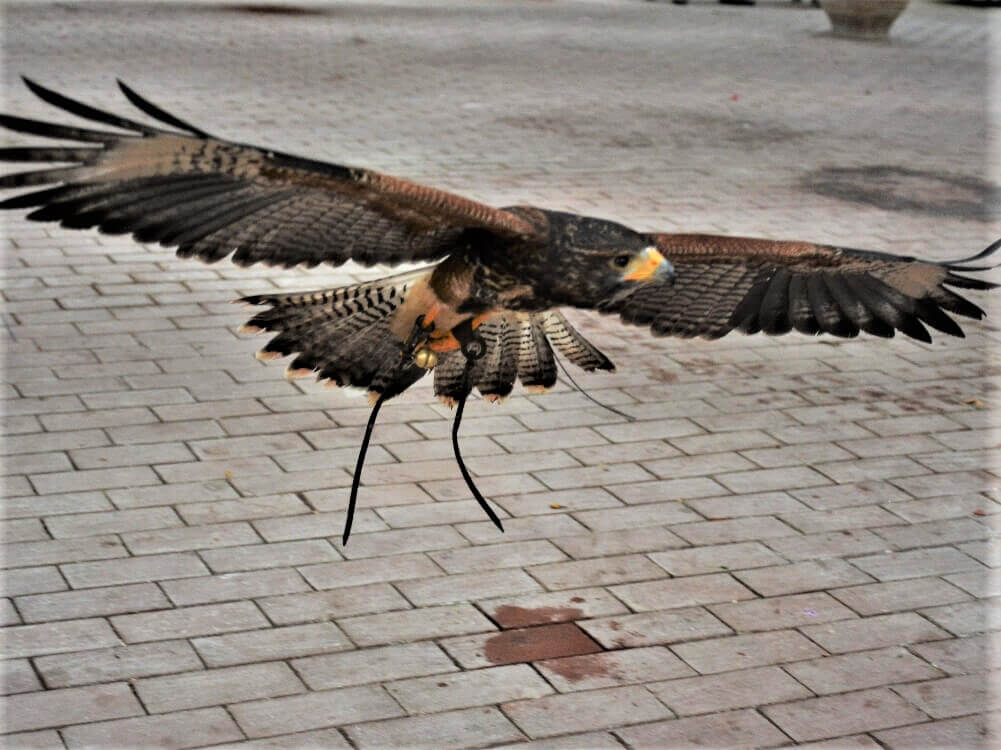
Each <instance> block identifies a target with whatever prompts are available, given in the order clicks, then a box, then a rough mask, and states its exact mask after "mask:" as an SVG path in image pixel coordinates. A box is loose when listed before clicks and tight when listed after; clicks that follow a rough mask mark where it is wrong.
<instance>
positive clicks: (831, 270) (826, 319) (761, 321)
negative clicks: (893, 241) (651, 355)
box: [606, 234, 1001, 341]
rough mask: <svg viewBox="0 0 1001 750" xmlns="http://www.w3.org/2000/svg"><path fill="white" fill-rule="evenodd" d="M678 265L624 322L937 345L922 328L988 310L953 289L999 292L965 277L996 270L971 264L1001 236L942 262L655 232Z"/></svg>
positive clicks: (622, 307)
mask: <svg viewBox="0 0 1001 750" xmlns="http://www.w3.org/2000/svg"><path fill="white" fill-rule="evenodd" d="M649 238H650V240H651V241H652V242H653V243H655V244H656V246H657V247H658V248H659V250H660V251H661V253H663V255H664V256H665V257H666V258H667V259H668V260H669V261H670V262H671V263H672V264H673V266H674V271H675V279H674V282H673V284H671V285H668V284H647V285H643V286H640V287H638V288H637V289H636V291H635V292H633V293H631V294H630V295H628V297H626V298H625V300H624V301H621V303H620V304H617V305H616V306H615V308H614V309H609V310H606V312H617V313H619V314H620V315H621V317H622V320H623V321H624V322H626V323H632V324H635V325H642V326H650V328H651V330H652V331H653V333H654V335H656V336H680V337H685V338H690V337H695V336H701V337H704V338H710V339H713V338H719V337H721V336H725V335H726V334H727V333H728V332H730V331H732V330H738V331H741V332H743V333H757V332H759V331H762V332H764V333H770V334H782V333H788V332H789V331H791V330H796V331H799V332H800V333H807V334H819V333H830V334H833V335H835V336H843V337H850V336H857V335H858V333H859V331H865V332H867V333H871V334H874V335H876V336H883V337H886V338H889V337H892V336H893V335H894V332H895V331H901V332H902V333H904V334H906V335H908V336H910V337H912V338H915V339H919V340H921V341H931V336H930V335H929V333H928V330H927V329H926V328H925V324H927V325H929V326H931V327H932V328H935V329H937V330H939V331H942V332H944V333H948V334H951V335H953V336H962V335H963V332H962V330H961V329H960V327H959V326H958V325H957V324H956V322H955V321H954V320H953V319H952V318H951V317H949V315H948V314H947V313H952V314H955V315H963V316H966V317H969V318H978V319H979V318H982V317H984V312H983V310H981V309H980V308H979V307H977V306H976V305H974V304H973V303H972V302H970V301H968V300H966V299H964V298H963V297H961V296H959V295H958V294H956V293H955V292H953V291H952V290H950V289H949V287H954V288H960V289H992V288H994V287H996V286H998V285H997V284H993V283H991V282H988V281H983V280H981V279H975V278H970V277H968V276H963V275H961V272H971V271H984V270H988V269H989V268H992V267H994V266H990V265H987V266H984V265H971V263H975V262H976V261H979V260H982V259H984V258H987V257H988V256H990V255H992V254H993V253H995V252H996V251H997V250H998V249H999V248H1001V240H998V241H997V242H995V243H994V244H992V245H991V246H990V247H988V248H987V249H986V250H984V251H983V252H981V253H978V254H977V255H975V256H973V257H970V258H966V259H964V260H960V261H955V262H950V263H935V262H930V261H923V260H918V259H916V258H909V257H902V256H897V255H890V254H888V253H879V252H872V251H866V250H850V249H847V248H840V247H832V246H829V245H814V244H809V243H804V242H774V241H770V240H759V239H750V238H746V237H721V236H715V235H701V234H654V235H649Z"/></svg>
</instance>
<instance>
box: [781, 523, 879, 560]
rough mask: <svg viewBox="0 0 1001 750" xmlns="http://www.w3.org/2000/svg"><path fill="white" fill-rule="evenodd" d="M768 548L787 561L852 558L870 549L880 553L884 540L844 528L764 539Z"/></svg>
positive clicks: (868, 533) (858, 530) (867, 532)
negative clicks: (820, 532)
mask: <svg viewBox="0 0 1001 750" xmlns="http://www.w3.org/2000/svg"><path fill="white" fill-rule="evenodd" d="M765 543H766V544H767V545H768V546H769V547H770V548H771V549H772V550H774V551H775V552H777V553H778V554H780V555H782V556H783V557H785V558H788V559H789V560H791V561H794V562H798V561H801V560H816V559H821V558H825V557H852V556H855V555H864V554H867V553H870V552H883V551H885V550H886V548H887V543H886V540H884V539H880V538H879V537H878V536H876V535H875V534H873V533H872V532H871V531H869V530H867V529H844V530H842V531H830V532H826V533H823V534H803V535H802V536H787V537H782V538H779V539H768V540H766V542H765Z"/></svg>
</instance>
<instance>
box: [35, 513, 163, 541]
mask: <svg viewBox="0 0 1001 750" xmlns="http://www.w3.org/2000/svg"><path fill="white" fill-rule="evenodd" d="M181 525H183V524H182V522H181V519H180V518H178V516H177V513H175V512H174V510H173V508H139V509H136V510H114V511H109V512H106V513H81V514H65V515H60V516H55V517H53V518H49V519H46V526H47V528H48V529H49V531H50V532H51V533H52V536H53V537H55V538H57V539H60V538H69V537H82V536H95V535H98V534H116V533H120V532H123V531H137V530H144V529H162V528H166V527H169V526H181Z"/></svg>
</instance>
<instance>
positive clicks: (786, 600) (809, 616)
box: [708, 591, 855, 632]
mask: <svg viewBox="0 0 1001 750" xmlns="http://www.w3.org/2000/svg"><path fill="white" fill-rule="evenodd" d="M708 609H709V611H710V612H712V613H713V614H714V615H716V617H718V618H719V619H721V620H722V621H723V622H725V623H726V624H727V625H729V626H730V627H732V628H733V629H734V630H736V631H737V632H752V631H755V630H777V629H780V628H788V627H796V626H798V625H805V624H809V623H814V622H823V621H825V620H842V619H847V618H851V617H855V614H854V613H853V612H852V611H851V610H850V609H848V608H847V607H845V606H843V605H842V604H840V603H838V602H837V601H835V600H834V599H832V598H831V597H830V595H829V594H827V593H825V592H823V591H818V592H813V593H809V594H793V595H791V596H776V597H772V598H769V599H754V600H752V601H745V602H734V603H727V604H713V605H711V606H709V607H708Z"/></svg>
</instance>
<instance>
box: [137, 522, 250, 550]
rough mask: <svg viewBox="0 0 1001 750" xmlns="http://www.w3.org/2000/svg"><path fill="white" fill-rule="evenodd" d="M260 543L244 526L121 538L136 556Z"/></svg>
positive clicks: (142, 533)
mask: <svg viewBox="0 0 1001 750" xmlns="http://www.w3.org/2000/svg"><path fill="white" fill-rule="evenodd" d="M259 540H260V537H258V535H257V534H256V533H255V531H254V529H253V527H251V526H250V525H249V524H247V523H242V522H237V523H217V524H212V525H209V526H186V527H183V528H179V529H160V530H157V531H139V532H130V533H126V534H122V541H123V542H125V546H127V547H128V548H129V550H130V551H131V552H132V554H134V555H151V554H156V553H163V552H182V551H184V550H193V549H202V548H206V547H211V548H218V547H235V546H237V545H240V544H251V543H253V542H256V541H259Z"/></svg>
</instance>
